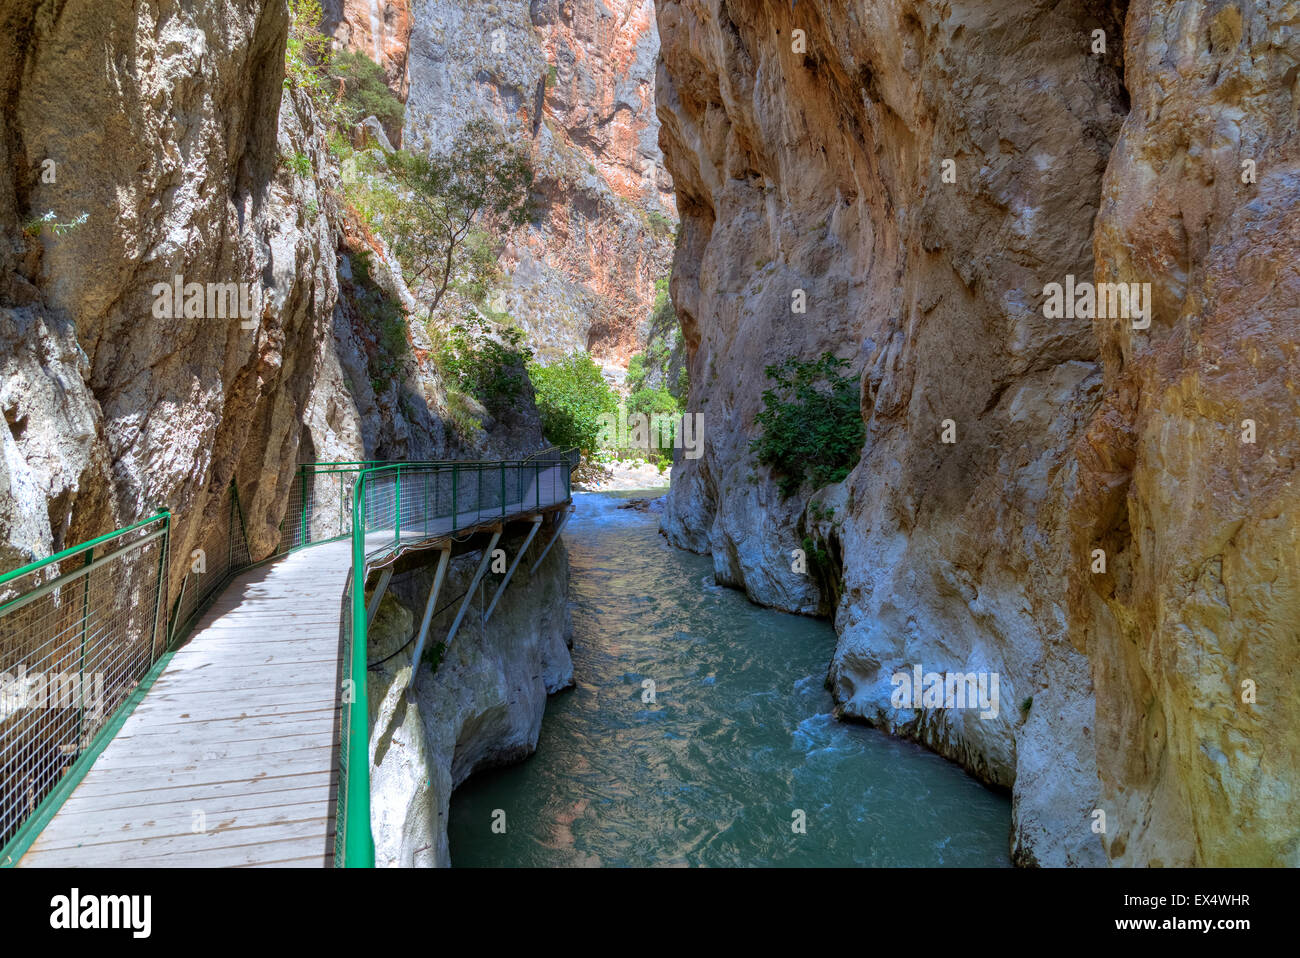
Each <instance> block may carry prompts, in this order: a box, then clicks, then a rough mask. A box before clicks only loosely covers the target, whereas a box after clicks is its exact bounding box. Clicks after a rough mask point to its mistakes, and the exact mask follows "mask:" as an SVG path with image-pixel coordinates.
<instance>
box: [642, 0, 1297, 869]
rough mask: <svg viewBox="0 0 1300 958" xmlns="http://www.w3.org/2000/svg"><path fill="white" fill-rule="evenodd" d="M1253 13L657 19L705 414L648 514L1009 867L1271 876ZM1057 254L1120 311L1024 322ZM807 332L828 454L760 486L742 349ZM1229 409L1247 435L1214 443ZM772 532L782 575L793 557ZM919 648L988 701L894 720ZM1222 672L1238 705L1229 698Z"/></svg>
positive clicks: (1273, 464) (1265, 225)
mask: <svg viewBox="0 0 1300 958" xmlns="http://www.w3.org/2000/svg"><path fill="white" fill-rule="evenodd" d="M1286 11H1287V8H1286V6H1285V5H1284V4H1273V5H1261V6H1257V7H1255V8H1254V12H1253V13H1252V14H1251V16H1250V17H1248V18H1243V15H1242V14H1241V13H1240V11H1239V9H1238V8H1237V7H1235V6H1233V5H1231V4H1202V3H1183V4H1163V5H1162V4H1152V3H1146V4H1134V5H1133V6H1132V8H1131V9H1129V10H1127V11H1126V10H1125V7H1124V5H1123V4H1118V3H1115V4H1107V3H1097V2H1083V0H1073V2H1071V0H1067V2H1063V3H1054V4H1047V3H1029V2H1023V3H1022V2H1016V3H1008V2H1004V0H997V2H993V0H974V2H960V3H945V4H941V5H930V4H921V3H913V2H909V0H853V2H842V3H800V4H797V5H787V4H784V3H776V2H763V0H681V2H674V0H663V2H661V3H659V5H658V17H659V33H660V37H661V42H662V66H661V69H660V71H659V78H658V84H657V90H658V99H659V115H660V120H661V122H662V129H661V144H662V146H663V150H664V153H665V158H666V164H667V166H668V169H669V171H670V172H671V174H672V176H673V181H674V184H675V187H676V190H677V199H678V207H679V211H680V214H681V217H682V220H681V228H680V231H679V239H678V246H677V252H676V258H675V260H674V269H673V282H672V294H673V299H674V304H675V306H676V308H677V312H678V314H679V316H680V319H681V322H682V328H683V332H684V334H685V338H686V342H687V346H688V353H689V370H690V378H691V384H692V391H691V410H692V411H697V412H700V413H702V414H703V416H704V427H705V430H706V445H705V453H704V455H703V457H702V458H700V459H697V460H693V461H691V460H679V461H678V462H677V464H676V467H675V469H674V476H673V479H674V481H673V489H672V491H671V493H670V496H669V507H668V511H667V513H666V515H665V518H664V522H663V528H664V531H665V533H666V534H667V535H668V537H669V539H670V540H671V541H673V542H674V543H676V544H678V545H681V546H683V547H686V548H690V549H694V550H696V551H699V552H710V553H712V555H713V558H714V566H715V574H716V576H717V578H718V580H719V581H720V582H724V583H727V584H730V585H734V586H736V587H738V588H743V589H745V590H746V591H747V592H748V593H749V595H750V596H751V597H752V598H753V599H755V600H756V601H758V602H762V603H764V604H769V605H774V606H777V607H780V608H784V609H788V610H791V611H799V612H804V613H817V612H822V613H831V614H833V615H834V620H835V625H836V628H837V630H838V632H839V635H840V639H839V643H838V647H837V650H836V653H835V657H834V660H833V662H832V664H831V668H830V673H829V676H828V683H829V685H830V687H831V689H832V691H833V693H834V696H835V698H836V700H837V702H838V703H839V706H838V708H839V711H840V713H841V714H842V715H843V716H844V717H846V718H857V719H862V720H866V721H868V722H870V723H872V724H874V725H877V726H880V727H883V728H885V729H887V730H889V731H891V732H894V733H896V734H900V735H905V736H909V737H913V738H916V739H917V740H919V741H921V742H923V743H925V744H927V745H928V746H930V747H931V748H934V749H935V750H937V751H939V752H940V753H942V754H945V755H948V756H949V757H951V758H953V759H955V760H957V761H959V762H961V763H963V764H964V765H965V766H966V767H967V768H969V769H970V770H971V771H972V773H974V774H976V775H978V776H979V777H980V778H982V779H984V780H985V781H987V782H990V783H992V784H995V785H1000V786H1005V787H1010V788H1011V789H1012V791H1013V798H1014V806H1013V819H1014V823H1013V835H1012V856H1013V859H1014V860H1015V861H1017V862H1019V863H1023V864H1035V863H1037V864H1101V863H1104V862H1106V861H1107V860H1108V858H1107V855H1108V854H1109V857H1110V859H1113V860H1115V861H1116V862H1120V863H1133V864H1181V863H1191V862H1195V863H1208V864H1227V863H1239V864H1244V863H1265V862H1267V863H1280V862H1288V863H1292V864H1294V863H1295V861H1296V859H1295V855H1296V847H1295V837H1294V831H1293V829H1291V830H1290V831H1288V825H1287V822H1288V821H1294V817H1295V816H1294V801H1295V800H1294V798H1293V796H1294V794H1295V789H1294V783H1293V781H1292V777H1293V776H1294V772H1293V771H1288V770H1293V769H1294V767H1295V762H1294V756H1295V745H1296V737H1295V729H1296V728H1297V727H1300V722H1297V721H1296V719H1297V715H1296V713H1295V706H1294V704H1284V697H1283V693H1282V689H1283V686H1282V685H1281V683H1280V679H1279V675H1280V673H1279V670H1280V669H1284V668H1285V667H1286V662H1287V661H1289V660H1288V659H1287V656H1286V653H1285V652H1284V651H1283V649H1284V648H1285V647H1286V646H1287V645H1288V643H1289V644H1290V645H1294V637H1295V634H1296V625H1295V623H1296V621H1297V619H1296V616H1295V615H1294V610H1295V602H1296V600H1297V592H1296V589H1295V583H1294V569H1295V566H1296V563H1295V560H1296V548H1295V546H1296V540H1295V525H1294V522H1292V521H1288V520H1287V519H1286V518H1285V516H1286V511H1285V510H1286V505H1287V503H1288V502H1289V498H1288V497H1289V496H1290V495H1291V492H1290V490H1289V487H1288V481H1287V480H1288V477H1289V475H1290V471H1291V469H1292V468H1293V467H1292V465H1291V463H1292V461H1293V460H1292V459H1291V458H1290V456H1289V450H1290V448H1291V446H1290V443H1291V442H1292V441H1293V439H1292V437H1293V436H1294V434H1295V430H1294V426H1293V425H1291V423H1292V421H1293V420H1294V416H1289V417H1288V416H1287V415H1286V413H1287V412H1289V411H1290V410H1292V409H1294V403H1295V397H1294V393H1295V391H1294V388H1293V386H1292V385H1290V384H1289V383H1290V382H1291V381H1290V380H1288V379H1287V375H1288V374H1287V372H1286V367H1285V360H1284V358H1283V357H1284V356H1287V355H1289V354H1290V352H1291V350H1292V349H1293V348H1294V347H1293V345H1292V344H1293V343H1294V341H1295V337H1294V335H1293V334H1292V333H1290V332H1289V331H1288V325H1290V326H1294V323H1290V324H1288V323H1287V319H1288V318H1291V319H1294V311H1295V302H1296V300H1295V296H1294V291H1295V283H1296V275H1295V270H1294V266H1291V267H1290V271H1289V272H1288V271H1287V267H1286V265H1285V264H1287V263H1294V260H1295V256H1294V251H1295V230H1296V225H1295V224H1296V219H1297V218H1296V216H1295V214H1294V205H1295V202H1296V199H1297V180H1296V177H1295V172H1296V166H1295V135H1294V130H1295V128H1296V126H1295V115H1296V114H1295V111H1296V102H1297V101H1296V92H1295V91H1296V89H1297V88H1296V74H1297V69H1296V66H1295V64H1296V48H1295V43H1296V34H1295V31H1294V26H1295V23H1294V17H1295V14H1294V12H1291V13H1287V12H1286ZM1288 17H1289V18H1290V20H1289V21H1288ZM1126 23H1127V26H1126ZM1288 25H1289V28H1290V30H1291V32H1290V33H1289V34H1287V33H1286V32H1285V31H1286V29H1287V28H1288ZM794 31H802V32H801V33H795V32H794ZM1097 31H1101V33H1100V36H1101V37H1102V38H1104V40H1105V46H1104V48H1101V47H1099V46H1098V44H1097V37H1098V33H1097ZM1130 100H1132V106H1130ZM1248 155H1250V156H1255V157H1256V159H1257V161H1258V163H1259V167H1260V170H1261V171H1264V170H1267V173H1264V172H1261V174H1260V177H1259V182H1258V183H1257V184H1255V185H1254V186H1252V187H1251V188H1250V189H1244V188H1243V187H1242V184H1240V183H1239V180H1238V177H1237V175H1236V174H1237V173H1238V172H1240V169H1239V163H1240V160H1241V159H1243V158H1246V157H1247V156H1248ZM945 160H950V161H952V162H951V164H948V165H945V163H944V161H945ZM945 173H947V174H948V175H947V176H945ZM1288 214H1290V217H1289V220H1288V219H1287V215H1288ZM1284 223H1287V224H1289V226H1288V225H1284ZM1248 255H1251V256H1253V257H1254V259H1253V260H1251V261H1246V257H1247V256H1248ZM1069 275H1073V276H1075V277H1077V278H1078V279H1079V280H1081V281H1084V280H1091V279H1093V278H1094V276H1095V278H1096V280H1097V281H1098V282H1100V281H1106V280H1109V279H1124V280H1126V281H1143V282H1151V283H1152V284H1153V289H1154V301H1155V310H1154V315H1155V319H1154V320H1153V322H1152V324H1151V327H1150V329H1149V330H1146V331H1144V332H1138V331H1136V330H1132V329H1129V328H1126V325H1121V324H1120V322H1119V321H1118V320H1114V319H1112V320H1107V321H1102V320H1098V321H1096V323H1095V325H1094V322H1093V321H1092V320H1090V319H1088V318H1083V317H1080V318H1061V319H1048V318H1046V317H1045V315H1044V311H1043V297H1044V287H1045V285H1046V284H1048V283H1052V282H1060V283H1064V282H1066V277H1067V276H1069ZM796 290H802V291H803V294H804V295H805V296H806V300H807V312H806V313H802V314H801V313H798V312H795V311H793V310H792V302H793V299H792V296H793V294H794V293H795V291H796ZM1270 347H1271V349H1270ZM825 351H831V352H834V353H835V354H837V355H838V356H841V357H843V358H846V359H849V360H851V362H852V364H853V369H854V370H855V371H859V372H860V373H861V376H862V390H861V412H862V418H863V421H864V423H865V427H866V438H865V443H864V446H863V449H862V452H861V456H860V458H859V460H858V461H857V463H856V465H855V466H854V468H853V469H852V471H851V473H850V475H849V476H848V478H847V479H846V480H844V481H843V482H842V483H838V484H835V485H832V486H830V487H827V488H825V489H822V490H819V491H817V492H816V493H815V494H811V493H810V492H809V490H807V489H805V490H804V491H803V492H802V493H800V494H798V495H796V496H793V497H792V498H790V499H782V497H781V495H780V492H779V490H778V489H777V487H776V485H775V483H774V482H773V481H772V480H771V476H770V474H769V472H768V470H767V468H766V467H762V466H759V465H758V463H757V461H756V458H755V454H754V453H753V452H752V451H751V450H750V449H749V448H748V442H747V440H748V438H749V437H751V436H753V435H755V434H756V432H757V427H756V426H755V418H754V417H755V415H756V414H757V412H759V411H760V410H761V408H762V400H761V393H762V391H763V390H764V389H765V388H766V387H767V385H768V383H767V381H766V380H765V377H764V376H763V368H764V366H765V365H767V364H770V363H775V362H778V361H780V360H783V359H785V358H786V357H789V356H796V357H799V358H803V359H812V358H815V357H817V356H818V355H820V354H822V353H823V352H825ZM1248 410H1254V412H1255V418H1256V419H1258V420H1259V421H1260V422H1261V423H1265V422H1267V423H1268V427H1267V429H1266V432H1267V436H1268V438H1267V439H1266V440H1265V439H1261V440H1260V442H1259V443H1258V444H1257V445H1255V446H1253V447H1238V446H1236V445H1233V444H1232V443H1233V442H1234V441H1235V437H1236V435H1237V431H1236V430H1237V428H1238V426H1239V424H1240V420H1242V419H1244V418H1248V416H1249V412H1248ZM949 424H951V427H952V428H951V430H950V433H951V434H950V435H949V436H948V437H945V436H944V431H945V426H946V425H949ZM1261 428H1265V427H1263V426H1261ZM944 438H954V439H955V441H953V442H945V441H943V440H944ZM1247 465H1248V466H1249V471H1247V470H1246V468H1245V467H1246V466H1247ZM810 500H811V502H812V503H813V504H815V508H808V507H809V505H810ZM1139 518H1140V522H1139V521H1137V520H1138V519H1139ZM1234 535H1240V536H1241V537H1240V538H1238V539H1236V540H1235V541H1232V540H1233V537H1234ZM806 536H807V537H811V538H812V539H813V540H814V542H816V543H817V544H818V546H819V547H820V548H822V549H824V550H825V555H826V556H827V559H826V563H827V564H828V566H829V572H828V573H824V574H823V575H822V576H821V577H820V578H815V577H812V576H808V575H804V574H800V573H797V572H795V571H793V568H792V566H793V563H792V561H791V556H792V550H794V549H796V548H799V547H800V546H801V543H803V541H804V538H805V537H806ZM1099 543H1100V546H1099ZM1230 543H1231V544H1230ZM1098 547H1105V548H1107V549H1109V550H1110V552H1111V561H1110V565H1109V572H1108V573H1106V574H1105V575H1104V576H1097V577H1095V578H1094V577H1093V575H1092V573H1091V572H1090V567H1091V565H1090V564H1091V557H1092V553H1093V550H1094V549H1095V548H1098ZM1230 582H1231V584H1229V583H1230ZM819 583H820V584H819ZM1251 635H1254V636H1255V638H1254V640H1253V641H1247V640H1246V637H1247V636H1251ZM917 664H919V665H921V666H923V668H924V670H925V671H927V672H931V671H933V672H940V673H942V672H992V673H997V674H998V676H999V677H1000V708H999V710H998V715H997V716H996V717H995V718H988V719H980V718H977V717H976V715H977V713H976V711H973V710H972V711H966V710H960V709H944V708H926V707H917V708H896V707H894V705H893V703H892V702H891V693H892V691H893V685H892V684H891V681H890V680H891V677H892V675H893V674H894V673H895V672H896V671H900V670H902V671H908V672H910V671H911V669H912V666H913V665H917ZM1248 677H1249V678H1256V679H1258V681H1259V682H1260V687H1261V689H1262V688H1264V687H1265V686H1271V687H1272V688H1273V689H1274V691H1275V697H1273V698H1271V699H1269V700H1268V701H1267V703H1265V700H1264V697H1263V693H1262V692H1261V695H1260V703H1259V704H1258V705H1256V706H1254V707H1253V708H1246V707H1243V706H1242V705H1241V704H1240V703H1239V702H1238V700H1237V699H1235V698H1234V697H1233V696H1234V695H1235V694H1236V691H1237V684H1238V682H1237V680H1238V679H1241V678H1248ZM1094 687H1095V688H1096V690H1097V691H1096V694H1095V696H1094ZM1293 699H1294V697H1292V700H1293ZM1270 736H1273V738H1272V741H1274V742H1276V743H1277V749H1278V751H1277V753H1276V754H1272V755H1270V757H1269V758H1268V759H1266V760H1264V761H1263V762H1261V758H1260V752H1261V750H1262V749H1263V743H1264V742H1265V741H1269V740H1270V738H1269V737H1270ZM1096 809H1101V810H1103V811H1106V812H1107V823H1106V831H1105V832H1104V833H1102V834H1098V833H1096V832H1094V830H1093V826H1094V823H1095V822H1097V821H1098V819H1097V817H1096V816H1095V815H1094V810H1096ZM1288 834H1289V835H1290V836H1291V837H1289V838H1288V837H1287V836H1288Z"/></svg>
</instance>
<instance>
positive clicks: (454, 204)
mask: <svg viewBox="0 0 1300 958" xmlns="http://www.w3.org/2000/svg"><path fill="white" fill-rule="evenodd" d="M390 164H391V166H392V170H393V173H394V175H395V176H396V178H397V180H398V182H399V184H400V185H401V187H402V188H403V190H404V191H405V192H404V195H403V196H402V199H401V202H400V203H397V204H394V206H393V208H392V209H391V211H389V212H388V213H386V215H385V225H386V227H387V229H388V230H389V231H390V232H391V234H392V236H393V251H394V252H395V253H396V254H397V258H398V260H399V261H400V262H401V264H402V268H403V269H404V270H405V272H406V279H407V282H408V283H410V284H411V285H412V286H415V287H417V288H418V285H427V286H428V287H429V288H431V289H432V291H433V294H432V297H431V303H430V306H429V316H430V317H432V316H433V314H434V312H435V311H436V310H437V308H438V305H439V304H440V303H441V302H442V299H443V297H444V296H445V295H446V293H447V290H448V289H452V288H454V287H456V286H458V285H463V286H466V287H468V288H469V289H470V290H471V292H473V291H474V290H475V289H478V290H483V289H485V288H486V287H487V286H489V285H490V283H489V282H487V281H485V280H484V279H483V278H482V276H481V275H480V271H481V270H482V269H483V268H484V267H487V266H488V265H489V262H490V264H491V266H492V267H493V268H495V263H496V257H495V255H491V256H488V255H486V251H488V250H491V251H492V252H493V254H495V248H494V247H495V245H497V243H498V241H499V238H501V237H502V236H503V234H505V233H507V232H509V231H510V230H511V229H515V228H517V227H520V226H523V225H524V224H525V223H527V222H528V219H529V216H530V215H531V203H530V193H531V189H532V184H533V177H534V172H533V166H532V162H531V160H530V159H529V156H528V154H527V152H526V151H525V150H524V149H523V148H522V147H521V146H519V145H517V144H515V143H513V142H511V141H510V140H509V139H507V137H506V135H505V133H504V132H502V131H501V130H500V129H499V128H498V127H497V126H496V125H495V124H493V123H492V122H491V121H490V120H487V119H485V118H478V119H474V120H471V121H470V122H469V123H467V124H466V125H465V127H464V128H463V129H462V130H461V132H460V134H459V135H458V136H457V137H456V140H455V141H454V143H453V144H452V148H451V149H450V150H449V151H448V152H447V153H444V154H438V155H434V156H419V155H415V154H412V153H407V152H405V151H400V150H399V151H398V152H396V153H394V154H393V155H392V156H391V157H390Z"/></svg>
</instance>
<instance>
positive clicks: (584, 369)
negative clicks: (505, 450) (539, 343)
mask: <svg viewBox="0 0 1300 958" xmlns="http://www.w3.org/2000/svg"><path fill="white" fill-rule="evenodd" d="M528 373H529V375H530V377H531V378H532V381H533V387H534V388H535V389H536V390H537V411H538V412H539V413H541V416H542V432H543V433H544V434H545V435H546V438H547V441H549V442H552V443H554V444H555V445H557V446H577V447H578V448H579V449H581V450H582V451H583V452H584V453H588V454H590V453H591V452H593V451H594V450H595V449H596V447H597V445H598V444H599V442H600V437H601V429H602V426H603V425H604V422H603V421H602V418H601V417H602V416H615V415H617V414H618V397H617V395H615V393H614V390H613V389H611V388H610V386H609V384H608V383H607V382H605V377H604V376H602V375H601V372H600V367H599V366H597V365H596V363H595V362H594V361H593V360H592V358H591V357H590V356H588V355H587V354H586V353H574V354H573V355H571V356H567V357H565V358H564V359H563V360H561V361H560V362H557V363H552V364H551V365H549V366H543V365H541V364H540V363H533V364H531V365H530V366H529V367H528Z"/></svg>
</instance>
